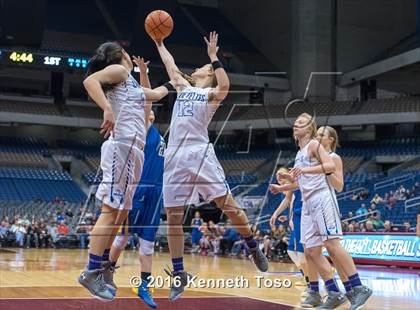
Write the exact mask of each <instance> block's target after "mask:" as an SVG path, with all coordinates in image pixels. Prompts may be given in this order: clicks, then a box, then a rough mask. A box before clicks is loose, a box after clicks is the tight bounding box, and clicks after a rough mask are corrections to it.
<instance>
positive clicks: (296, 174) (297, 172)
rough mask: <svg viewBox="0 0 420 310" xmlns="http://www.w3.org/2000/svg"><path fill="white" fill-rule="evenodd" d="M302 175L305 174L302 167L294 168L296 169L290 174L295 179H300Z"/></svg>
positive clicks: (291, 170)
mask: <svg viewBox="0 0 420 310" xmlns="http://www.w3.org/2000/svg"><path fill="white" fill-rule="evenodd" d="M302 173H303V170H302V168H300V167H294V168H292V169H290V174H291V175H292V176H293V177H294V178H298V177H299V176H300V175H301V174H302Z"/></svg>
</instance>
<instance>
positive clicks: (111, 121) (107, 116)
mask: <svg viewBox="0 0 420 310" xmlns="http://www.w3.org/2000/svg"><path fill="white" fill-rule="evenodd" d="M114 126H115V118H114V112H112V110H111V109H110V108H109V109H105V110H104V121H103V122H102V125H101V131H100V133H101V135H104V137H105V138H107V137H108V136H109V135H110V133H111V132H112V131H113V130H114Z"/></svg>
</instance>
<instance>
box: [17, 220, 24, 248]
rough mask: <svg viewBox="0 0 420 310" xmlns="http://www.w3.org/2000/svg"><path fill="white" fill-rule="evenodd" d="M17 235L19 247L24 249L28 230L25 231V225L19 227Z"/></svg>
mask: <svg viewBox="0 0 420 310" xmlns="http://www.w3.org/2000/svg"><path fill="white" fill-rule="evenodd" d="M15 235H16V242H17V244H18V246H19V247H20V248H23V243H24V242H25V237H26V229H25V226H23V224H18V225H17V229H16V232H15Z"/></svg>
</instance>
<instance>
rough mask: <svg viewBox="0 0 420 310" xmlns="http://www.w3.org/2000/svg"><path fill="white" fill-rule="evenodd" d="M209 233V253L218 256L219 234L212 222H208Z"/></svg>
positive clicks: (217, 228)
mask: <svg viewBox="0 0 420 310" xmlns="http://www.w3.org/2000/svg"><path fill="white" fill-rule="evenodd" d="M209 232H210V245H211V251H212V252H213V253H214V254H215V255H218V254H220V239H221V236H220V232H219V227H218V226H217V225H216V224H215V223H214V222H213V221H209Z"/></svg>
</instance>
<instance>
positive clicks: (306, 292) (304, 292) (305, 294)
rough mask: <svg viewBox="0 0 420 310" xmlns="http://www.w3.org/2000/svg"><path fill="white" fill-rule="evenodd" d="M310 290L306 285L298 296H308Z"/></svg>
mask: <svg viewBox="0 0 420 310" xmlns="http://www.w3.org/2000/svg"><path fill="white" fill-rule="evenodd" d="M310 292H312V290H311V288H310V287H306V288H305V290H304V291H303V292H302V294H301V295H300V298H306V297H308V296H309V293H310Z"/></svg>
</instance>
